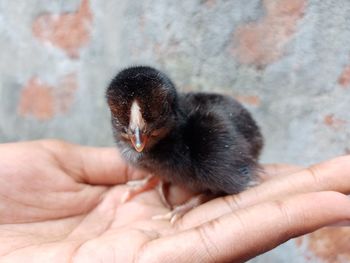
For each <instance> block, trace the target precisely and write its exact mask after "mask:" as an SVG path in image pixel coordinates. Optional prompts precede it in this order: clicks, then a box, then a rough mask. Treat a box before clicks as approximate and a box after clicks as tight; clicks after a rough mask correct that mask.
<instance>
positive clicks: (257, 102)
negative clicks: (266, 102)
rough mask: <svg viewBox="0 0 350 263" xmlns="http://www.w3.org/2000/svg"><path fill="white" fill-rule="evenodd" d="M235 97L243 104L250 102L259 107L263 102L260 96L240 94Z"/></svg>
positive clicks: (249, 103)
mask: <svg viewBox="0 0 350 263" xmlns="http://www.w3.org/2000/svg"><path fill="white" fill-rule="evenodd" d="M235 99H236V100H238V101H239V102H241V103H243V104H248V105H251V106H255V107H258V106H260V104H261V100H260V98H259V97H258V96H245V95H239V96H235Z"/></svg>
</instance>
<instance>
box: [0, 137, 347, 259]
mask: <svg viewBox="0 0 350 263" xmlns="http://www.w3.org/2000/svg"><path fill="white" fill-rule="evenodd" d="M339 167H342V169H340V168H339ZM266 171H267V174H266V176H267V177H268V176H269V175H274V174H278V175H284V176H273V177H274V178H273V179H269V180H266V182H264V183H262V184H261V185H259V186H257V187H255V188H252V189H250V190H247V191H245V192H243V193H241V194H239V195H235V196H226V197H222V198H217V199H215V200H212V201H210V202H208V203H205V204H203V205H201V206H199V207H197V208H195V209H193V210H192V211H190V212H189V213H187V214H186V215H185V216H184V217H183V218H182V219H180V220H178V221H177V222H176V223H175V224H170V223H169V222H168V221H166V220H152V216H154V215H159V214H164V213H166V212H168V209H167V208H166V207H165V206H164V205H163V203H162V201H161V199H160V197H159V195H158V193H157V191H155V190H150V191H147V192H144V193H142V194H140V195H138V196H136V197H135V198H133V199H132V200H131V201H129V202H126V203H124V204H122V203H121V202H120V199H121V197H122V196H123V194H124V193H125V191H127V189H128V187H127V186H126V185H125V183H126V182H128V181H130V180H134V179H140V178H143V177H145V176H146V174H145V173H144V172H142V171H137V170H135V169H134V168H131V167H129V166H127V165H126V164H125V163H124V161H123V160H122V159H121V157H120V155H119V153H118V152H117V150H115V149H111V148H92V147H82V146H77V145H72V144H68V143H64V142H60V141H37V142H25V143H14V144H3V145H1V146H0V243H1V246H0V261H1V262H7V261H8V262H17V261H18V262H70V261H73V262H100V261H103V262H226V261H228V262H232V261H244V260H246V259H249V258H251V257H254V256H256V255H258V254H260V253H262V252H264V251H267V250H269V249H272V248H273V247H275V246H277V245H279V244H280V243H282V242H284V241H286V240H288V239H290V238H292V237H295V236H298V235H302V234H304V233H307V232H310V231H313V230H316V229H317V228H320V227H322V226H325V225H328V224H332V223H335V222H339V221H343V220H348V219H349V217H350V201H349V200H348V198H347V197H346V196H345V195H343V194H342V193H348V192H349V190H350V183H348V182H350V180H349V179H348V178H349V177H350V164H349V157H339V158H337V159H334V160H332V161H328V162H327V163H323V164H319V165H317V166H314V167H312V168H309V169H297V168H291V167H287V166H267V167H266ZM175 190H176V189H175V188H174V189H172V190H171V191H170V193H173V192H174V191H175ZM170 198H171V200H172V201H173V202H175V203H176V202H179V200H177V199H179V198H181V196H180V195H179V194H177V195H176V194H172V196H171V197H170Z"/></svg>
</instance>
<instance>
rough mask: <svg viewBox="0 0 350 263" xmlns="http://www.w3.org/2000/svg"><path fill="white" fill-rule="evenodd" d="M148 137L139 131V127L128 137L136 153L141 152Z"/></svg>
mask: <svg viewBox="0 0 350 263" xmlns="http://www.w3.org/2000/svg"><path fill="white" fill-rule="evenodd" d="M147 139H148V136H146V135H145V134H143V133H142V132H141V131H140V128H139V127H136V129H135V133H134V134H133V135H130V140H131V143H132V145H133V146H134V148H135V150H136V151H137V152H139V153H140V152H142V151H143V149H144V148H145V145H146V143H147Z"/></svg>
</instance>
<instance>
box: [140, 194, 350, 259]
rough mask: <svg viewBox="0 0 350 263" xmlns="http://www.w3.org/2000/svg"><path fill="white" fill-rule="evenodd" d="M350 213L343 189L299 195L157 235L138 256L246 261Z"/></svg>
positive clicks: (342, 218) (349, 215)
mask: <svg viewBox="0 0 350 263" xmlns="http://www.w3.org/2000/svg"><path fill="white" fill-rule="evenodd" d="M349 218H350V201H349V199H348V197H346V196H344V195H342V194H340V193H336V192H317V193H308V194H301V195H295V196H291V197H288V198H284V199H280V200H279V201H274V202H266V203H263V204H259V205H256V206H252V207H249V208H247V209H241V210H239V211H237V212H235V213H230V214H228V215H225V216H223V217H220V218H219V219H217V220H214V221H211V222H208V223H206V224H203V225H201V226H199V227H197V228H194V229H190V230H187V231H184V232H182V233H180V234H178V235H172V236H167V237H164V238H160V239H157V240H154V241H152V242H150V243H148V244H147V245H145V246H144V249H143V253H141V254H140V260H139V261H141V262H159V261H160V260H162V261H167V262H194V261H196V262H233V261H234V262H243V261H245V260H248V259H250V258H252V257H254V256H257V255H259V254H261V253H263V252H266V251H268V250H270V249H272V248H274V247H276V246H278V245H279V244H281V243H283V242H285V241H287V240H289V239H290V238H293V237H296V236H299V235H303V234H306V233H309V232H312V231H314V230H316V229H318V228H321V227H323V226H326V225H330V224H333V223H335V222H339V221H342V220H346V219H349ZM189 244H192V245H189ZM165 259H166V260H165Z"/></svg>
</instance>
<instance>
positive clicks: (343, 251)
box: [307, 227, 350, 263]
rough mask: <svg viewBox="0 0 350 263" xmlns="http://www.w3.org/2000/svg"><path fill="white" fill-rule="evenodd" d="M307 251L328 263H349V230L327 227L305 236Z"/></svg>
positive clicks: (346, 228)
mask: <svg viewBox="0 0 350 263" xmlns="http://www.w3.org/2000/svg"><path fill="white" fill-rule="evenodd" d="M307 239H308V246H307V247H308V250H309V251H310V252H312V253H313V254H314V255H315V256H316V257H318V258H320V259H322V260H323V261H324V262H327V263H328V262H329V263H343V262H349V261H350V229H349V228H348V227H328V228H323V229H321V230H318V231H316V232H314V233H311V234H309V235H308V236H307Z"/></svg>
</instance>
